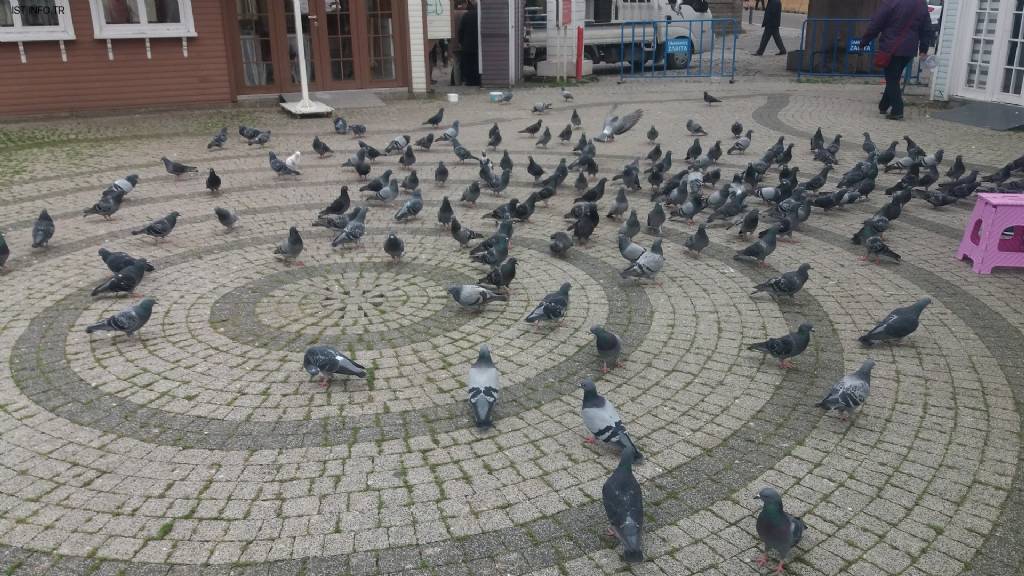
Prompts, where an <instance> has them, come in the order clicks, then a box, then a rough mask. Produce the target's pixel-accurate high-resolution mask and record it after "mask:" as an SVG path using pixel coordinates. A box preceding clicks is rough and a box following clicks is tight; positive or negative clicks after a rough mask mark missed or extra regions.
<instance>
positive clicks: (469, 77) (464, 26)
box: [458, 2, 480, 86]
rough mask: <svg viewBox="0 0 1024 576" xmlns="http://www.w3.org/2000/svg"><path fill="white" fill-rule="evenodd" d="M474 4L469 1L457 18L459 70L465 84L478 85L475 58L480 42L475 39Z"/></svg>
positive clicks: (477, 65)
mask: <svg viewBox="0 0 1024 576" xmlns="http://www.w3.org/2000/svg"><path fill="white" fill-rule="evenodd" d="M476 10H477V8H476V4H474V3H472V2H470V3H469V6H468V9H467V10H466V13H465V14H463V15H462V18H461V19H460V20H459V31H458V39H459V50H460V52H459V71H460V72H461V73H462V83H463V84H465V85H466V86H479V85H480V64H479V60H477V58H478V57H479V56H478V54H477V53H478V52H479V50H480V43H479V41H478V39H477V34H478V31H479V29H478V27H477V21H476V19H477V14H476Z"/></svg>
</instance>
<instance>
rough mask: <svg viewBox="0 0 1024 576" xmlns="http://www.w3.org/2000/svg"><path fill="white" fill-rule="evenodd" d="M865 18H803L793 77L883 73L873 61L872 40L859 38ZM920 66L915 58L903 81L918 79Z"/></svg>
mask: <svg viewBox="0 0 1024 576" xmlns="http://www.w3.org/2000/svg"><path fill="white" fill-rule="evenodd" d="M870 22H871V20H870V19H869V18H807V19H806V20H804V23H803V26H802V27H801V28H800V62H799V63H798V64H797V69H796V76H797V78H798V79H799V78H803V77H804V76H883V75H884V74H885V71H884V70H882V69H881V68H877V67H876V66H875V64H874V56H875V48H876V43H877V40H876V41H872V42H871V44H869V45H867V46H861V45H860V39H861V37H862V36H863V35H864V33H865V32H867V29H868V24H869V23H870ZM920 76H921V67H920V65H918V63H917V59H916V58H915V59H914V60H912V61H911V62H910V63H908V64H907V70H906V80H907V81H908V82H909V81H911V80H913V81H917V82H919V81H920Z"/></svg>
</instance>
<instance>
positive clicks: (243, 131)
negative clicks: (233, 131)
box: [238, 125, 260, 140]
mask: <svg viewBox="0 0 1024 576" xmlns="http://www.w3.org/2000/svg"><path fill="white" fill-rule="evenodd" d="M259 133H260V131H259V130H258V129H256V128H249V127H247V126H242V125H239V126H238V135H239V136H241V137H242V139H243V140H252V139H253V138H255V137H256V135H257V134H259Z"/></svg>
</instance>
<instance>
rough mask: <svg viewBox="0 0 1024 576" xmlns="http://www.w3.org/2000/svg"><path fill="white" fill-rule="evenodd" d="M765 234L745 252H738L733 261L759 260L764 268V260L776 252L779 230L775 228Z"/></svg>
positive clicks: (745, 249)
mask: <svg viewBox="0 0 1024 576" xmlns="http://www.w3.org/2000/svg"><path fill="white" fill-rule="evenodd" d="M765 232H766V233H765V235H764V236H762V237H761V238H758V239H757V241H756V242H754V243H753V244H751V245H750V246H747V247H746V248H744V249H743V250H739V251H738V252H736V254H735V255H734V256H733V257H732V258H733V260H745V259H746V260H757V262H758V264H760V265H761V266H764V265H765V263H764V259H765V258H767V257H768V255H769V254H771V253H772V252H774V251H775V240H776V234H777V233H778V228H776V227H774V226H773V227H771V228H769V229H768V230H766V231H765Z"/></svg>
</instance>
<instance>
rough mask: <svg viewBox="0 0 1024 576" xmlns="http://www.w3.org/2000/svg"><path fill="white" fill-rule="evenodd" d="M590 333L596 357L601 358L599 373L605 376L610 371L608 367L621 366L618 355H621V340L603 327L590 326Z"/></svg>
mask: <svg viewBox="0 0 1024 576" xmlns="http://www.w3.org/2000/svg"><path fill="white" fill-rule="evenodd" d="M590 333H591V334H593V335H594V338H595V343H596V345H597V355H598V356H599V357H600V358H601V372H602V373H604V374H607V373H608V371H609V370H611V368H609V366H611V367H618V366H621V364H619V355H621V354H622V339H620V338H619V337H618V335H616V334H615V333H613V332H610V331H608V330H605V328H604V327H603V326H591V327H590Z"/></svg>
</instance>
